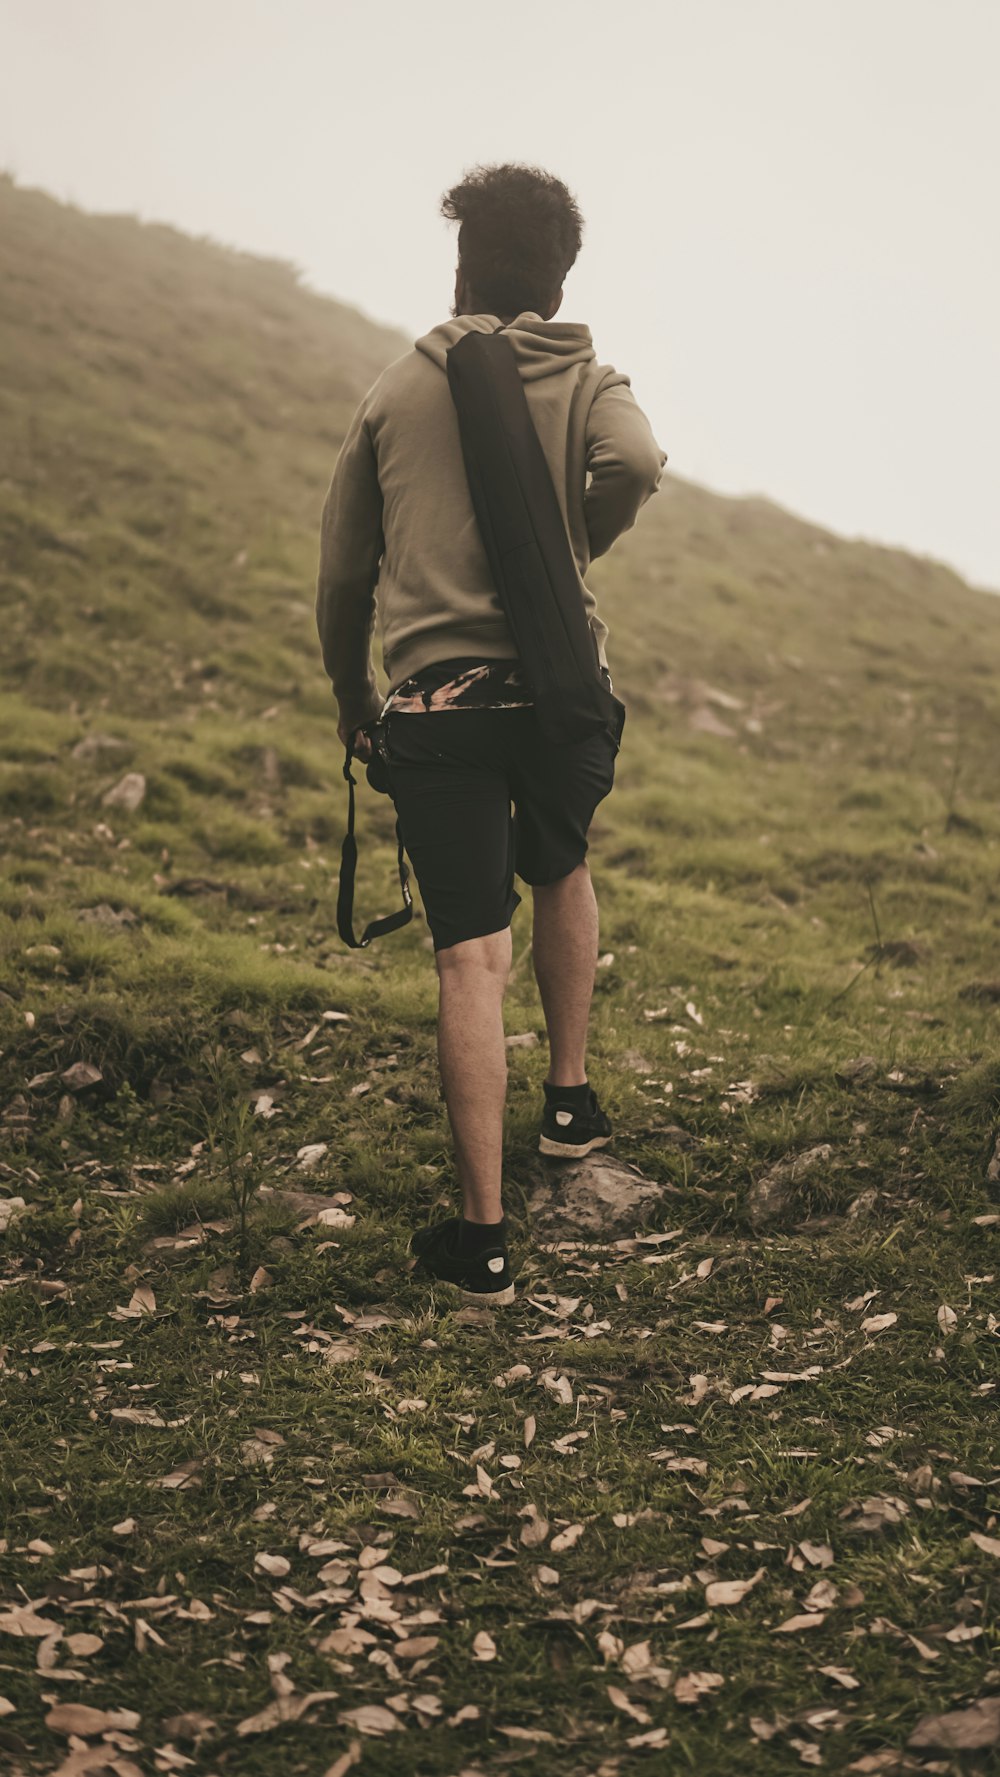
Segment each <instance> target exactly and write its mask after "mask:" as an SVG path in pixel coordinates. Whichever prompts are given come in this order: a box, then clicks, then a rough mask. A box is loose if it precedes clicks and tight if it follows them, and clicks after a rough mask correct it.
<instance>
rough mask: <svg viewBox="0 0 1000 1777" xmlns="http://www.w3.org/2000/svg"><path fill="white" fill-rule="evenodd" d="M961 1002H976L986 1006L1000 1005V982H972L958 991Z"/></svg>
mask: <svg viewBox="0 0 1000 1777" xmlns="http://www.w3.org/2000/svg"><path fill="white" fill-rule="evenodd" d="M958 997H959V999H960V1000H976V1001H978V1002H979V1003H980V1004H981V1005H984V1006H995V1005H998V1004H1000V981H996V980H994V981H970V982H969V983H968V985H967V986H966V987H960V988H959V990H958Z"/></svg>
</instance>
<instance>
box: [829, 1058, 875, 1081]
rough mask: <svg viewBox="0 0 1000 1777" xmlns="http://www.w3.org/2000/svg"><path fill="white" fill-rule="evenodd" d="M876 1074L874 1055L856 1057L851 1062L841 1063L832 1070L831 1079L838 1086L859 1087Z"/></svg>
mask: <svg viewBox="0 0 1000 1777" xmlns="http://www.w3.org/2000/svg"><path fill="white" fill-rule="evenodd" d="M877 1073H878V1062H877V1061H876V1059H875V1057H874V1055H858V1056H856V1057H855V1058H854V1060H852V1061H842V1062H841V1063H840V1065H839V1066H838V1067H835V1068H834V1070H833V1077H834V1079H835V1080H836V1082H837V1085H838V1086H861V1085H863V1084H864V1083H865V1082H866V1081H868V1080H871V1079H874V1077H875V1075H876V1074H877Z"/></svg>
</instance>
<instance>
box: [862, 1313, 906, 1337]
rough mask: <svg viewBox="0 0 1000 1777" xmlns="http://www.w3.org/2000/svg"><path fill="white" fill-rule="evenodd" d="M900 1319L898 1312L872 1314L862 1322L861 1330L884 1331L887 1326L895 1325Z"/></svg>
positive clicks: (868, 1331) (870, 1331)
mask: <svg viewBox="0 0 1000 1777" xmlns="http://www.w3.org/2000/svg"><path fill="white" fill-rule="evenodd" d="M898 1319H899V1316H898V1314H892V1313H889V1314H870V1315H869V1316H868V1318H867V1320H863V1321H862V1322H861V1331H862V1332H863V1333H882V1332H884V1331H885V1329H886V1327H894V1326H895V1325H896V1322H897V1320H898Z"/></svg>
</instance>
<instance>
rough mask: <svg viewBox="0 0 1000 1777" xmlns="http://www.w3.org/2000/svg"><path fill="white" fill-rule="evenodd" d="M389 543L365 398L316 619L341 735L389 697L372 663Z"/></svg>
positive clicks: (338, 497)
mask: <svg viewBox="0 0 1000 1777" xmlns="http://www.w3.org/2000/svg"><path fill="white" fill-rule="evenodd" d="M384 549H385V537H384V535H383V532H382V490H381V488H380V486H379V480H378V468H377V463H376V459H375V447H374V444H373V443H372V437H371V432H370V431H369V429H368V423H367V418H366V404H365V403H364V402H362V404H361V406H360V407H359V408H358V410H357V412H356V413H355V415H354V418H353V419H352V421H351V424H350V426H349V427H348V430H347V436H346V437H345V439H344V442H343V444H342V445H341V448H340V455H339V456H338V458H337V465H336V468H335V469H334V471H333V479H332V481H331V482H330V488H329V492H328V493H327V496H326V502H325V504H324V506H323V517H322V521H321V525H320V558H319V582H318V587H317V593H316V624H317V628H318V630H319V637H320V643H321V646H322V649H323V664H324V666H325V667H326V670H327V673H328V674H329V677H330V682H331V684H332V686H333V694H334V696H335V698H336V700H337V706H338V709H339V712H340V731H341V734H342V737H346V734H348V733H353V731H354V729H356V728H363V727H364V725H365V723H366V722H371V721H373V720H374V719H375V717H376V716H377V715H378V714H379V711H380V710H381V708H382V704H383V702H384V699H383V697H382V695H381V693H380V692H379V689H378V685H377V684H376V681H375V671H374V667H373V664H372V638H373V636H374V633H375V616H376V606H375V587H376V584H377V582H378V575H379V562H380V560H381V557H382V554H383V551H384ZM345 744H346V738H345Z"/></svg>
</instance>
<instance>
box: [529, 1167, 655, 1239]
mask: <svg viewBox="0 0 1000 1777" xmlns="http://www.w3.org/2000/svg"><path fill="white" fill-rule="evenodd" d="M666 1201H667V1192H666V1190H665V1189H664V1187H663V1186H662V1185H659V1184H657V1183H656V1181H655V1179H649V1178H646V1176H645V1175H644V1174H643V1173H641V1172H640V1171H639V1168H638V1167H637V1166H628V1165H625V1164H624V1163H623V1162H622V1161H621V1160H616V1159H615V1158H614V1157H613V1155H611V1154H608V1153H606V1152H605V1151H604V1150H603V1149H600V1148H598V1149H597V1150H596V1151H595V1152H594V1153H592V1154H588V1155H586V1157H585V1158H584V1159H582V1160H546V1161H545V1162H544V1169H540V1171H539V1173H538V1175H537V1177H536V1180H535V1183H534V1185H533V1186H532V1187H531V1189H530V1191H529V1194H528V1207H529V1209H530V1211H531V1216H532V1221H533V1223H534V1228H535V1231H536V1233H538V1234H541V1235H542V1236H543V1237H546V1238H552V1239H556V1240H559V1239H563V1240H574V1239H583V1240H587V1239H592V1240H613V1239H618V1238H621V1237H623V1236H627V1235H629V1234H634V1233H635V1232H636V1229H638V1228H641V1227H644V1226H645V1225H646V1224H647V1223H648V1222H649V1220H650V1218H651V1217H652V1216H654V1215H655V1214H656V1212H657V1211H658V1210H659V1209H661V1208H662V1207H663V1205H664V1203H665V1202H666Z"/></svg>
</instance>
